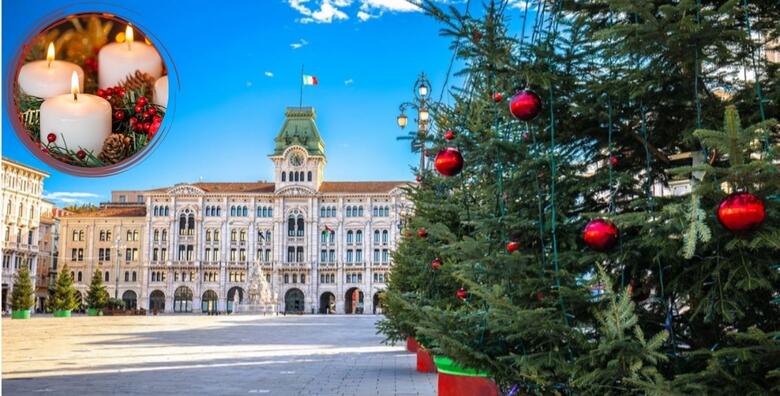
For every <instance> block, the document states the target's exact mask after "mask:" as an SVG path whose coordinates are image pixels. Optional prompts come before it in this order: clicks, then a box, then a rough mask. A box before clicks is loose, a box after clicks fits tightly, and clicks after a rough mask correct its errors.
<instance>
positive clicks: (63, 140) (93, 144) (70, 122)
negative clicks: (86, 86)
mask: <svg viewBox="0 0 780 396" xmlns="http://www.w3.org/2000/svg"><path fill="white" fill-rule="evenodd" d="M79 92H80V91H79V77H78V74H77V73H76V72H73V74H72V75H71V93H69V94H65V95H59V96H54V97H51V98H49V99H46V100H45V101H43V103H42V104H41V141H46V140H45V139H46V137H47V136H49V134H50V133H53V134H54V135H55V136H56V137H57V139H56V140H55V141H54V142H53V143H52V144H54V145H56V146H58V147H65V148H67V149H69V150H71V151H78V150H84V151H85V152H92V153H93V154H94V155H95V156H97V155H98V154H100V151H101V150H102V149H103V142H104V141H105V140H106V138H107V137H108V135H109V134H110V133H111V104H110V103H108V101H107V100H105V99H103V98H101V97H99V96H95V95H87V94H81V93H79Z"/></svg>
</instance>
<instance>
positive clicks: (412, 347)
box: [406, 337, 417, 353]
mask: <svg viewBox="0 0 780 396" xmlns="http://www.w3.org/2000/svg"><path fill="white" fill-rule="evenodd" d="M406 350H407V351H409V352H411V353H416V352H417V340H415V339H414V337H406Z"/></svg>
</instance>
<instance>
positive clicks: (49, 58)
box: [46, 43, 54, 67]
mask: <svg viewBox="0 0 780 396" xmlns="http://www.w3.org/2000/svg"><path fill="white" fill-rule="evenodd" d="M46 60H47V61H49V67H51V62H53V61H54V43H49V49H48V50H46Z"/></svg>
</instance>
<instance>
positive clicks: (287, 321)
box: [3, 315, 436, 396]
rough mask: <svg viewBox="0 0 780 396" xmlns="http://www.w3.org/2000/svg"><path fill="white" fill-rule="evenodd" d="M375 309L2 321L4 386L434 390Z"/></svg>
mask: <svg viewBox="0 0 780 396" xmlns="http://www.w3.org/2000/svg"><path fill="white" fill-rule="evenodd" d="M379 318H380V317H379V316H371V315H355V316H351V315H330V316H319V315H305V316H286V317H262V316H241V315H239V316H199V315H184V316H182V315H175V316H174V315H171V316H147V317H129V316H125V317H73V318H70V319H58V318H36V319H32V320H10V319H3V393H4V394H7V395H29V394H36V393H51V394H56V395H79V396H83V395H97V394H100V395H106V394H135V395H150V394H155V395H173V394H199V395H200V394H203V395H205V394H208V395H246V394H268V395H434V394H435V393H436V391H435V384H436V376H435V375H434V374H422V373H418V372H416V371H415V362H416V360H415V356H414V355H413V354H411V353H407V352H405V350H404V348H403V346H401V345H397V346H386V345H382V344H380V341H381V339H382V337H381V336H379V335H376V334H375V333H376V330H375V329H374V323H375V322H376V321H377V320H379Z"/></svg>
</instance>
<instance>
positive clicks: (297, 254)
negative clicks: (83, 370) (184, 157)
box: [60, 108, 411, 313]
mask: <svg viewBox="0 0 780 396" xmlns="http://www.w3.org/2000/svg"><path fill="white" fill-rule="evenodd" d="M324 147H325V145H324V143H323V141H322V139H321V137H320V135H319V132H318V130H317V126H316V124H315V113H314V109H312V108H288V109H287V110H286V112H285V122H284V125H283V126H282V128H281V131H280V132H279V134H278V135H277V137H276V139H275V148H274V152H273V153H272V154H271V155H270V156H269V158H270V159H271V161H272V162H273V164H274V167H275V172H274V177H275V180H274V181H273V182H248V183H244V182H222V183H205V182H200V183H191V184H190V183H181V184H177V185H174V186H172V187H166V188H159V189H152V190H142V191H113V192H112V202H111V203H108V204H104V205H102V206H101V208H100V209H99V210H96V211H93V212H87V213H81V214H75V215H72V216H68V217H66V218H63V219H62V224H61V235H62V237H61V241H62V243H61V249H60V251H61V252H62V253H61V255H62V257H63V260H62V261H63V262H64V263H66V264H67V265H68V266H69V268H70V269H69V270H70V271H72V272H74V276H75V278H76V283H77V287H78V288H79V289H80V291H81V292H82V293H85V292H86V289H87V287H88V285H89V282H90V278H91V276H92V272H93V271H94V270H95V268H100V270H101V273H102V274H103V276H104V280H106V279H107V280H108V281H107V282H106V284H107V287H108V289H109V292H110V294H111V295H112V296H113V295H117V296H119V297H120V298H123V296H124V297H126V298H125V300H127V302H128V304H136V306H137V307H140V308H146V309H149V310H151V311H155V310H157V311H163V312H203V311H209V312H211V311H220V312H224V311H232V310H233V301H234V300H242V299H243V298H245V296H244V293H245V290H246V288H247V281H248V279H247V277H248V274H249V268H250V267H249V266H252V265H258V266H260V267H261V269H262V271H263V272H264V275H265V277H266V280H267V282H268V283H269V284H270V286H271V289H272V295H273V297H274V300H275V303H276V306H277V309H278V310H279V311H286V312H304V313H312V312H321V313H326V312H334V313H360V312H364V313H371V312H376V311H375V308H378V307H376V303H377V301H378V293H380V292H381V291H382V290H383V289H384V288H385V287H386V281H387V279H388V276H389V272H390V268H391V266H392V263H391V257H390V256H391V254H390V253H391V252H392V250H393V249H394V248H395V246H396V243H397V241H398V239H399V236H400V235H399V232H400V230H401V228H402V225H403V221H404V218H405V216H407V215H409V214H410V213H411V207H410V203H409V201H408V200H407V199H406V198H405V196H404V186H406V185H408V184H409V183H408V182H387V181H383V182H330V181H325V180H324V168H325V165H326V157H325V151H324ZM109 232H110V235H109V234H108V233H109ZM117 252H118V253H119V255H117ZM79 273H80V274H81V278H80V279H79ZM235 293H238V298H236V296H235Z"/></svg>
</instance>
